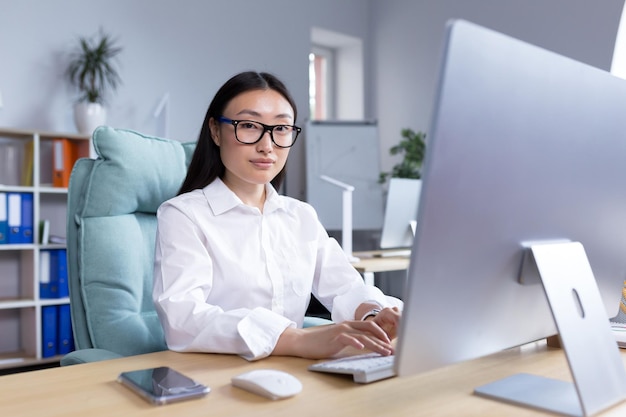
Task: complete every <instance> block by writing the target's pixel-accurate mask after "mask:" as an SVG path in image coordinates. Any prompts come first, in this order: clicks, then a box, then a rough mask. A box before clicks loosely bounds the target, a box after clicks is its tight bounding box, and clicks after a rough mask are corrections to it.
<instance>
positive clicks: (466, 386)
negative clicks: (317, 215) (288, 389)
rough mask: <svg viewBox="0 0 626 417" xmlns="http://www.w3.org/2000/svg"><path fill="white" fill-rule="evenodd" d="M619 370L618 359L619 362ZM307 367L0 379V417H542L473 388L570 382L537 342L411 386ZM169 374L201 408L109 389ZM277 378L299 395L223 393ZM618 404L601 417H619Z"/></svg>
mask: <svg viewBox="0 0 626 417" xmlns="http://www.w3.org/2000/svg"><path fill="white" fill-rule="evenodd" d="M622 357H623V358H624V361H625V362H626V352H625V353H622ZM312 362H313V361H311V360H306V359H299V358H288V357H270V358H267V359H264V360H261V361H257V362H247V361H245V360H243V359H241V358H239V357H237V356H230V355H216V354H197V353H175V352H170V351H165V352H158V353H151V354H147V355H140V356H134V357H128V358H122V359H116V360H111V361H105V362H97V363H91V364H85V365H74V366H69V367H63V368H54V369H46V370H41V371H33V372H27V373H22V374H13V375H7V376H2V377H0V392H1V396H0V398H1V399H0V415H2V416H12V417H15V416H29V417H31V416H44V415H45V416H64V417H67V416H70V417H71V416H89V417H97V416H107V417H110V416H125V417H133V416H144V415H149V416H167V417H172V416H186V417H187V416H203V417H206V416H229V417H230V416H246V417H249V416H253V415H254V416H298V417H305V416H329V417H330V416H359V417H361V416H363V417H366V416H375V417H381V416H394V417H399V416H411V417H414V416H422V415H427V416H451V415H455V416H457V415H462V416H512V417H514V416H529V415H552V414H544V413H540V412H537V411H534V410H530V409H527V408H522V407H517V406H513V405H508V404H504V403H500V402H497V401H493V400H489V399H485V398H481V397H478V396H475V395H472V391H473V389H474V387H476V386H479V385H482V384H485V383H488V382H492V381H494V380H496V379H499V378H503V377H505V376H509V375H511V374H513V373H518V372H528V373H532V374H537V375H544V376H549V377H552V378H558V379H563V380H571V378H570V374H569V369H568V367H567V362H566V359H565V356H564V352H563V351H562V350H560V349H555V348H549V347H547V346H546V344H545V342H537V343H533V344H530V345H526V346H524V347H521V348H515V349H510V350H507V351H504V352H501V353H499V354H496V355H492V356H488V357H485V358H481V359H477V360H473V361H468V362H464V363H460V364H456V365H453V366H450V367H447V368H442V369H439V370H436V371H432V372H428V373H425V374H420V375H415V376H411V377H403V378H400V377H396V378H391V379H387V380H383V381H379V382H375V383H372V384H368V385H357V384H355V383H353V382H352V381H351V379H349V378H348V377H344V376H338V375H327V374H321V373H315V372H310V371H307V366H308V365H309V364H311V363H312ZM161 365H169V366H171V367H173V368H175V369H177V370H179V371H181V372H183V373H185V374H187V375H189V376H191V377H192V378H194V379H197V380H198V381H200V382H203V383H205V384H207V385H209V386H210V387H211V388H212V392H211V393H210V394H209V395H208V396H207V397H205V398H202V399H199V400H190V401H186V402H182V403H176V404H169V405H164V406H152V405H150V404H148V403H147V402H145V401H144V400H142V399H141V398H140V397H138V396H137V395H135V394H134V393H132V392H131V391H129V390H128V389H126V388H125V387H123V386H121V385H120V384H119V383H117V382H116V381H115V380H116V377H117V375H118V374H119V373H120V372H122V371H128V370H134V369H142V368H148V367H154V366H161ZM258 368H273V369H282V370H285V371H287V372H290V373H292V374H293V375H295V376H297V377H298V378H299V379H300V380H301V381H302V383H303V386H304V388H303V392H302V393H300V394H299V395H297V396H295V397H292V398H289V399H286V400H281V401H270V400H267V399H264V398H262V397H258V396H256V395H254V394H250V393H248V392H246V391H243V390H241V389H238V388H234V387H232V386H231V385H230V378H231V377H232V376H233V375H236V374H238V373H241V372H244V371H248V370H251V369H258ZM625 414H626V402H624V403H622V404H620V405H619V406H617V407H615V408H612V409H610V410H608V411H607V412H605V413H603V414H602V416H618V415H619V416H623V415H625Z"/></svg>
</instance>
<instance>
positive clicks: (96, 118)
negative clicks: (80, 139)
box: [66, 30, 122, 134]
mask: <svg viewBox="0 0 626 417" xmlns="http://www.w3.org/2000/svg"><path fill="white" fill-rule="evenodd" d="M121 51H122V48H121V47H119V46H117V45H116V44H115V40H114V39H112V38H111V36H110V35H108V34H106V33H104V32H103V31H102V30H100V31H99V33H98V34H97V35H96V36H94V37H93V38H85V37H80V38H78V45H77V46H76V49H75V50H74V51H72V53H71V55H70V61H69V64H68V66H67V70H66V76H67V78H68V80H69V82H70V84H71V85H72V86H73V87H75V88H76V89H78V92H79V94H80V95H79V97H78V100H77V103H76V105H75V106H74V121H75V122H76V127H77V129H78V131H79V132H80V133H83V134H91V133H92V132H93V130H94V129H95V128H96V127H98V126H99V125H102V124H104V123H105V121H106V109H105V108H104V106H103V104H104V102H105V100H106V97H105V96H106V94H107V93H108V92H109V91H112V90H115V89H116V88H117V86H118V85H119V84H120V83H121V79H120V76H119V74H118V72H117V69H116V68H115V66H114V59H115V58H116V56H117V55H118V54H119V53H120V52H121Z"/></svg>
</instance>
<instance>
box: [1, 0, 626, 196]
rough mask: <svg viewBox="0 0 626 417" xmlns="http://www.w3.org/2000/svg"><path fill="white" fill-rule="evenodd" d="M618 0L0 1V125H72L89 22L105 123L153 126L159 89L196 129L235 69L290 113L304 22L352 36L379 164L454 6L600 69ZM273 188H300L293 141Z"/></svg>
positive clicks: (300, 192)
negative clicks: (103, 62) (265, 78)
mask: <svg viewBox="0 0 626 417" xmlns="http://www.w3.org/2000/svg"><path fill="white" fill-rule="evenodd" d="M623 3H624V0H524V1H520V0H368V1H365V0H224V1H218V0H184V1H181V0H107V1H101V0H98V1H96V0H0V91H1V92H2V98H3V102H4V107H3V108H2V109H0V126H3V127H16V128H24V129H32V128H34V129H42V130H54V131H74V125H73V122H72V116H71V107H72V100H73V96H72V94H71V93H70V91H69V89H68V86H67V83H66V82H65V80H64V79H63V71H64V67H65V63H66V60H67V53H68V52H69V50H70V48H71V47H72V46H73V45H74V42H75V40H76V37H78V36H85V35H90V34H93V33H95V32H97V30H98V28H99V27H102V28H104V29H105V30H106V31H108V32H110V33H111V34H113V35H115V36H117V37H119V40H120V43H121V45H122V46H123V47H124V51H123V53H122V54H121V55H120V63H121V67H120V71H121V75H122V78H123V81H124V84H123V85H122V86H121V88H120V89H119V90H118V91H117V93H116V94H115V96H114V97H113V98H112V99H111V100H110V110H109V113H110V117H109V124H111V125H113V126H116V127H123V128H131V129H136V130H140V131H142V132H145V133H156V131H157V123H156V121H154V120H153V119H152V116H151V115H152V112H153V111H154V108H155V106H156V105H157V103H158V101H159V100H160V99H161V97H162V95H163V94H164V93H165V92H169V93H170V96H171V99H170V100H171V102H170V103H171V107H170V137H172V138H174V139H178V140H184V141H186V140H195V139H196V138H197V135H198V132H199V129H200V125H201V123H202V119H203V117H204V113H205V111H206V107H207V106H208V103H209V101H210V99H211V98H212V96H213V94H214V93H215V90H216V89H217V88H218V87H219V86H220V85H221V84H222V83H223V82H224V81H225V80H226V79H227V78H228V77H230V76H231V75H233V74H234V73H236V72H239V71H242V70H248V69H255V70H267V71H271V72H274V73H276V74H277V75H278V76H280V77H281V78H282V79H283V80H284V81H285V82H286V83H287V85H288V86H289V87H290V89H291V90H292V92H293V94H294V96H295V99H296V101H297V104H298V107H299V111H300V115H299V123H300V124H301V125H304V121H305V119H306V116H307V113H308V110H307V109H308V52H309V48H310V33H311V27H312V26H317V27H321V28H325V29H329V30H332V31H336V32H342V33H345V34H347V35H349V36H353V37H357V38H361V39H363V40H364V43H363V45H364V48H363V53H364V62H366V63H367V64H368V65H366V67H365V70H364V81H363V82H364V83H365V97H364V100H365V114H364V116H365V118H366V119H377V120H378V121H379V128H380V133H381V145H380V146H381V168H382V169H383V170H385V171H387V170H389V168H390V167H391V165H392V164H393V162H394V161H393V160H392V159H391V157H390V156H389V155H388V149H389V147H390V146H392V145H394V144H395V143H397V142H398V141H399V140H400V137H399V132H400V129H401V128H403V127H411V128H414V129H417V130H427V127H428V123H429V119H430V107H431V102H432V98H433V94H434V84H435V81H436V74H437V67H438V64H439V52H440V48H441V43H442V40H443V27H444V24H445V22H446V20H447V19H448V18H451V17H462V18H466V19H468V20H472V21H474V22H476V23H479V24H483V25H485V26H489V27H491V28H493V29H496V30H499V31H502V32H505V33H508V34H510V35H513V36H515V37H518V38H521V39H523V40H526V41H529V42H532V43H536V44H538V45H540V46H544V47H546V48H548V49H552V50H554V51H557V52H559V53H562V54H565V55H568V56H571V57H573V58H575V59H578V60H581V61H584V62H587V63H589V64H592V65H595V66H598V67H600V68H603V69H607V70H608V69H609V67H610V63H611V55H612V52H613V43H614V40H615V34H616V32H617V24H618V20H619V17H620V15H621V10H622V5H623ZM299 145H300V146H298V145H296V146H295V147H294V148H293V150H292V153H291V156H290V160H289V165H288V171H289V172H288V180H287V193H288V194H290V195H292V196H295V197H299V198H303V196H304V192H305V186H304V155H303V149H304V146H302V144H299Z"/></svg>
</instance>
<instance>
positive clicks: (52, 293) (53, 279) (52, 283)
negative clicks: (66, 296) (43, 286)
mask: <svg viewBox="0 0 626 417" xmlns="http://www.w3.org/2000/svg"><path fill="white" fill-rule="evenodd" d="M48 252H50V274H49V275H50V277H49V288H48V289H47V294H48V297H47V298H59V249H50V250H48ZM66 269H67V267H66ZM66 281H67V279H66Z"/></svg>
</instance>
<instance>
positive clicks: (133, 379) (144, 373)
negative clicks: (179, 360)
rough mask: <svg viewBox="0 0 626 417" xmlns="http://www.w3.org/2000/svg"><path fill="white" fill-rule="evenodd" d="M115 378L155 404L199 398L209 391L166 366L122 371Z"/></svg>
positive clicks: (202, 385)
mask: <svg viewBox="0 0 626 417" xmlns="http://www.w3.org/2000/svg"><path fill="white" fill-rule="evenodd" d="M117 380H118V382H120V383H121V384H123V385H124V386H126V387H128V388H130V389H131V390H132V391H133V392H135V393H136V394H138V395H140V396H141V397H142V398H144V399H145V400H147V401H148V402H150V403H152V404H156V405H163V404H168V403H172V402H177V401H183V400H189V399H193V398H201V397H204V396H205V395H207V394H208V393H209V392H210V391H211V389H210V388H209V387H207V386H206V385H204V384H201V383H199V382H197V381H194V380H193V379H191V378H189V377H187V376H185V375H183V374H181V373H180V372H178V371H176V370H174V369H172V368H169V367H167V366H161V367H158V368H149V369H141V370H138V371H129V372H122V373H121V374H120V375H119V376H118V378H117Z"/></svg>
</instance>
